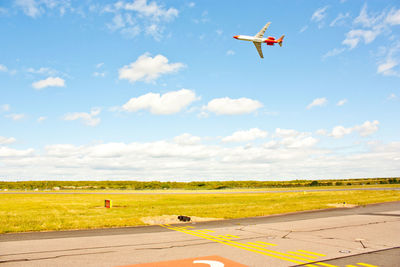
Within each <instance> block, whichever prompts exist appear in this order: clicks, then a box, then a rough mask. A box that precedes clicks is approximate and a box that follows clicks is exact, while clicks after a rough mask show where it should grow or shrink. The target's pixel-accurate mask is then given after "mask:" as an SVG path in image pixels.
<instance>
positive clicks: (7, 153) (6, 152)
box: [0, 147, 34, 159]
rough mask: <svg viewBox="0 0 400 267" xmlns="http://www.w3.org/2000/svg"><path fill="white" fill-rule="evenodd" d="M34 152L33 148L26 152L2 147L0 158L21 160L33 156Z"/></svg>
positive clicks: (0, 148)
mask: <svg viewBox="0 0 400 267" xmlns="http://www.w3.org/2000/svg"><path fill="white" fill-rule="evenodd" d="M33 153H34V150H33V149H32V148H29V149H25V150H17V149H12V148H8V147H0V158H9V159H13V158H21V157H29V156H33Z"/></svg>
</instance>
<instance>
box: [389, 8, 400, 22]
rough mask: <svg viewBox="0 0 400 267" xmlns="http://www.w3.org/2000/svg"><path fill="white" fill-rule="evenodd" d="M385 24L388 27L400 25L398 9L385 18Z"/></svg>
mask: <svg viewBox="0 0 400 267" xmlns="http://www.w3.org/2000/svg"><path fill="white" fill-rule="evenodd" d="M386 22H387V23H389V24H390V25H399V24H400V9H397V10H396V9H392V10H390V12H389V14H388V15H387V17H386Z"/></svg>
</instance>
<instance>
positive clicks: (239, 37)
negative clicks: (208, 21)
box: [233, 35, 278, 45]
mask: <svg viewBox="0 0 400 267" xmlns="http://www.w3.org/2000/svg"><path fill="white" fill-rule="evenodd" d="M233 38H235V39H237V40H242V41H249V42H256V43H266V44H267V45H274V44H276V43H278V41H277V40H275V38H274V37H271V36H270V37H268V38H258V37H255V36H248V35H235V36H233Z"/></svg>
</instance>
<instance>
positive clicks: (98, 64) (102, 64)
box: [96, 62, 104, 69]
mask: <svg viewBox="0 0 400 267" xmlns="http://www.w3.org/2000/svg"><path fill="white" fill-rule="evenodd" d="M103 66H104V62H100V63H97V64H96V69H99V68H101V67H103Z"/></svg>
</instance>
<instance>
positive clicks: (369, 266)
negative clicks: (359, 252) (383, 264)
mask: <svg viewBox="0 0 400 267" xmlns="http://www.w3.org/2000/svg"><path fill="white" fill-rule="evenodd" d="M357 264H358V265H361V266H365V267H378V266H376V265H372V264H368V263H364V262H359V263H357Z"/></svg>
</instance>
